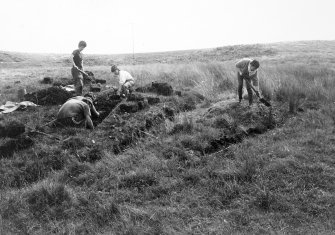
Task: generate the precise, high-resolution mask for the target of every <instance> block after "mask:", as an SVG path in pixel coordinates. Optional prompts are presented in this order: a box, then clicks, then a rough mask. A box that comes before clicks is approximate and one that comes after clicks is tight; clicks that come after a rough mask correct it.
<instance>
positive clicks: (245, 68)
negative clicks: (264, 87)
mask: <svg viewBox="0 0 335 235" xmlns="http://www.w3.org/2000/svg"><path fill="white" fill-rule="evenodd" d="M235 66H236V68H237V79H238V89H237V91H238V98H239V103H241V101H242V89H243V79H245V80H246V88H247V91H248V98H249V107H250V106H251V105H252V103H253V97H252V87H251V86H252V85H253V88H254V89H255V93H256V95H257V96H258V97H260V95H259V81H258V74H257V71H258V68H259V62H258V61H257V60H255V59H249V58H244V59H242V60H240V61H238V62H237V63H236V65H235ZM251 83H252V84H251Z"/></svg>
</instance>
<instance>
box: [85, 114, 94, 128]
mask: <svg viewBox="0 0 335 235" xmlns="http://www.w3.org/2000/svg"><path fill="white" fill-rule="evenodd" d="M85 121H86V125H88V127H89V128H90V129H92V130H93V129H94V126H93V122H92V119H91V117H90V115H85Z"/></svg>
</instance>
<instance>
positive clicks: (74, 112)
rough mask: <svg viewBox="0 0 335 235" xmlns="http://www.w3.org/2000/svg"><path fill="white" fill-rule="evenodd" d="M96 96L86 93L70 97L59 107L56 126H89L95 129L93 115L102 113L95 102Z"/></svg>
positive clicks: (97, 115)
mask: <svg viewBox="0 0 335 235" xmlns="http://www.w3.org/2000/svg"><path fill="white" fill-rule="evenodd" d="M93 101H94V96H93V95H92V94H86V95H84V96H76V97H72V98H70V99H68V100H67V101H66V102H65V103H64V104H63V105H62V106H61V107H60V109H59V111H58V114H57V119H56V122H55V124H56V126H72V127H87V128H89V129H94V126H93V122H92V119H91V116H92V114H93V116H94V117H99V116H100V114H99V112H97V110H96V109H95V107H94V104H93Z"/></svg>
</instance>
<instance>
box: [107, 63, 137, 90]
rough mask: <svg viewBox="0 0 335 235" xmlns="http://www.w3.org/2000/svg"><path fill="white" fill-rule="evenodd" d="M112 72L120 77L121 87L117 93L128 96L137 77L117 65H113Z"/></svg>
mask: <svg viewBox="0 0 335 235" xmlns="http://www.w3.org/2000/svg"><path fill="white" fill-rule="evenodd" d="M111 72H112V74H113V75H114V76H115V77H116V78H118V79H119V88H118V90H117V94H118V95H120V96H121V97H126V96H128V95H129V94H131V92H132V87H133V86H134V84H135V79H134V78H133V77H132V76H131V75H130V73H128V72H127V71H124V70H120V69H119V68H118V67H117V66H116V65H112V67H111Z"/></svg>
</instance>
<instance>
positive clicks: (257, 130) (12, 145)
mask: <svg viewBox="0 0 335 235" xmlns="http://www.w3.org/2000/svg"><path fill="white" fill-rule="evenodd" d="M50 89H51V90H50ZM51 91H52V92H51ZM56 93H58V94H56ZM63 93H64V92H62V93H60V92H59V89H58V88H57V87H51V88H48V89H45V90H42V91H39V92H36V93H35V94H34V95H31V96H30V97H34V98H35V100H32V101H35V102H36V101H37V103H38V104H46V105H48V104H54V102H56V103H59V102H60V101H63V99H64V100H65V98H66V99H67V98H68V95H64V94H65V93H64V94H63ZM42 95H44V96H42ZM52 97H53V98H52ZM55 97H58V98H59V97H60V98H59V99H55ZM37 98H39V99H37ZM41 101H43V102H41ZM48 101H50V102H51V103H48ZM203 101H204V97H203V96H201V95H200V94H199V93H195V92H181V91H173V89H172V87H171V86H170V85H169V84H167V83H152V84H151V86H150V85H148V86H146V87H140V88H137V89H136V92H134V93H133V94H131V95H130V96H129V97H128V98H127V99H121V98H120V96H118V95H116V94H115V91H114V90H113V89H111V90H109V91H108V90H107V91H103V92H101V93H99V94H98V95H97V99H96V100H95V102H94V104H95V107H96V109H97V110H98V111H99V112H100V117H99V118H96V119H93V123H94V126H95V127H96V128H95V130H94V131H93V132H92V133H91V134H90V138H91V139H93V140H94V141H95V142H96V143H98V145H99V146H101V147H102V148H104V147H106V148H111V149H112V151H113V152H114V153H115V154H118V153H120V152H122V151H123V150H124V149H126V148H127V147H128V146H129V145H131V144H132V143H133V142H134V141H136V140H137V139H138V138H140V137H144V136H150V135H151V134H150V133H148V132H149V131H150V130H151V129H152V128H154V127H155V126H157V125H159V124H161V123H163V122H164V121H165V120H166V119H169V120H171V121H173V120H174V118H175V115H176V114H177V113H179V112H183V111H191V110H194V109H196V107H197V104H199V103H201V102H203ZM246 110H247V111H246ZM273 117H274V116H273V114H272V113H270V114H269V111H268V108H266V107H263V106H259V107H258V108H257V109H256V110H249V111H248V109H246V108H245V107H241V106H236V103H231V104H228V105H223V106H220V105H214V106H213V107H212V108H210V109H208V110H207V112H206V113H205V116H204V117H202V118H203V119H204V120H205V122H206V120H207V121H208V122H212V124H210V125H212V126H213V127H215V128H219V129H220V130H222V131H221V132H222V135H221V136H219V137H218V138H215V139H211V140H208V143H207V146H206V147H205V148H204V150H203V151H202V152H203V153H204V154H210V153H213V152H216V151H218V150H220V149H222V148H226V147H228V146H229V145H231V144H235V143H238V142H240V141H242V140H243V139H244V138H245V137H247V136H250V135H254V134H261V133H264V132H265V131H267V130H268V129H272V128H274V126H275V123H276V122H277V121H276V120H275V118H273ZM213 120H214V121H213ZM16 129H18V127H16ZM21 129H22V127H21ZM151 136H152V135H151ZM32 145H33V139H32V138H30V137H27V136H21V137H19V138H16V139H14V140H10V141H7V142H6V143H5V144H4V145H2V146H0V152H1V153H4V154H3V156H4V157H8V156H11V155H12V154H13V152H14V151H17V150H22V149H25V148H29V147H31V146H32Z"/></svg>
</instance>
